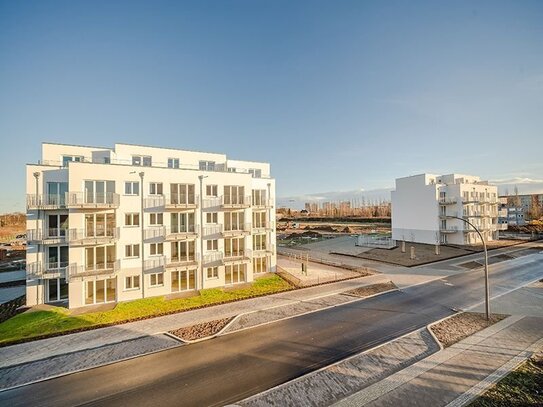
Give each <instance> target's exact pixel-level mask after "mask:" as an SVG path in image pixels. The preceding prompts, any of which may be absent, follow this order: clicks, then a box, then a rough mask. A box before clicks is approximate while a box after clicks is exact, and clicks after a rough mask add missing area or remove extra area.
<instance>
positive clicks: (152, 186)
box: [149, 182, 162, 195]
mask: <svg viewBox="0 0 543 407" xmlns="http://www.w3.org/2000/svg"><path fill="white" fill-rule="evenodd" d="M149 195H162V182H150V183H149Z"/></svg>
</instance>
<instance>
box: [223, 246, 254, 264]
mask: <svg viewBox="0 0 543 407" xmlns="http://www.w3.org/2000/svg"><path fill="white" fill-rule="evenodd" d="M251 259H252V253H251V250H248V249H246V250H234V251H227V252H225V253H224V256H223V258H222V262H223V264H224V265H228V264H233V263H247V262H250V261H251Z"/></svg>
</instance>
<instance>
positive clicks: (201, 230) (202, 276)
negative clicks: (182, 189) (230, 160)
mask: <svg viewBox="0 0 543 407" xmlns="http://www.w3.org/2000/svg"><path fill="white" fill-rule="evenodd" d="M207 177H209V175H198V179H199V180H200V257H201V262H200V270H201V272H200V288H201V289H203V288H204V178H207Z"/></svg>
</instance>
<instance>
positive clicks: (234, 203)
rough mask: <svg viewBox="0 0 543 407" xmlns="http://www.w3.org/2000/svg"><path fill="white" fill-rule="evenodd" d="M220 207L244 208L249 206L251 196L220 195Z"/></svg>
mask: <svg viewBox="0 0 543 407" xmlns="http://www.w3.org/2000/svg"><path fill="white" fill-rule="evenodd" d="M220 199H221V200H220V202H221V208H223V209H246V208H250V207H251V201H252V197H251V196H237V195H236V196H221V197H220Z"/></svg>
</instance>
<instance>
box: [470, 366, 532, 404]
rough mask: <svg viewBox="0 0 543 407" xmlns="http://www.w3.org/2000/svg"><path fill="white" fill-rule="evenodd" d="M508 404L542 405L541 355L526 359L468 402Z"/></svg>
mask: <svg viewBox="0 0 543 407" xmlns="http://www.w3.org/2000/svg"><path fill="white" fill-rule="evenodd" d="M510 406H543V357H538V358H535V357H533V358H531V359H528V360H527V361H526V362H524V363H523V364H522V365H520V366H519V367H518V368H517V369H516V370H514V371H512V372H511V373H509V374H508V375H507V376H505V377H504V378H503V379H502V380H500V381H499V382H498V383H497V384H496V385H495V386H494V387H492V388H490V389H489V390H487V391H486V392H485V393H483V394H482V395H481V397H479V398H477V399H476V400H475V401H474V402H473V403H471V404H470V407H510Z"/></svg>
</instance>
